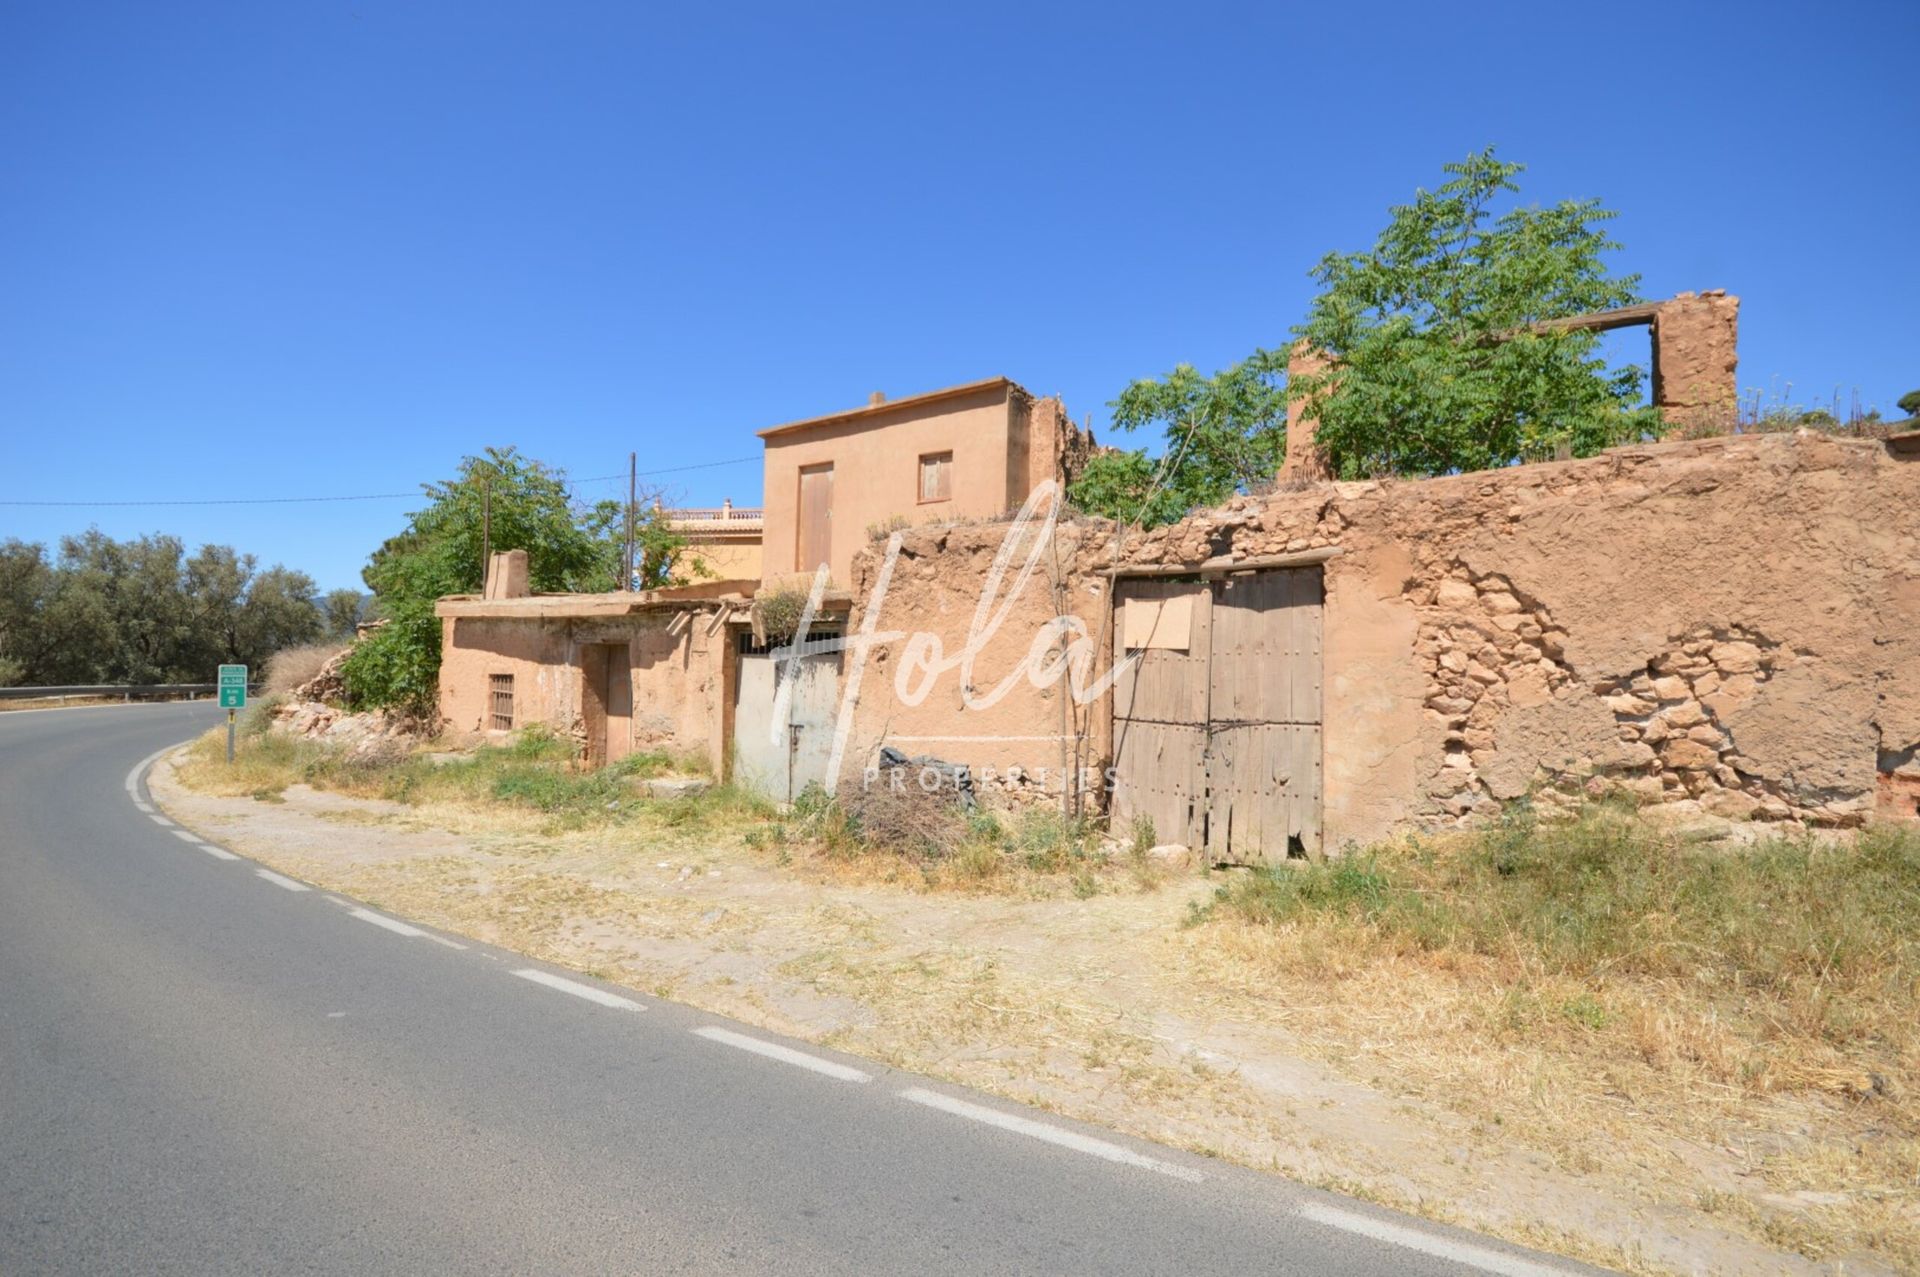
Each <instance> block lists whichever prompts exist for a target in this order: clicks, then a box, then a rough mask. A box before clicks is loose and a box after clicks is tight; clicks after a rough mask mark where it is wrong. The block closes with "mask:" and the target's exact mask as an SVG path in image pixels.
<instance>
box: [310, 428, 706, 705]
mask: <svg viewBox="0 0 1920 1277" xmlns="http://www.w3.org/2000/svg"><path fill="white" fill-rule="evenodd" d="M423 491H424V492H425V495H426V497H427V505H426V506H425V508H423V509H421V510H419V511H417V512H415V513H414V514H412V515H410V516H408V521H407V526H406V528H405V530H404V531H402V532H401V533H400V534H399V535H398V536H395V537H393V538H391V539H389V540H388V541H387V542H386V543H385V544H383V545H382V546H380V548H379V549H377V550H375V551H374V552H373V555H372V557H371V558H370V559H369V560H368V563H367V566H366V568H365V570H364V571H363V572H362V573H361V575H362V577H363V578H364V579H365V581H366V583H367V585H368V587H369V588H370V589H372V591H373V604H372V612H373V614H374V615H375V616H377V617H378V618H380V619H381V620H382V621H384V624H382V625H381V626H380V627H379V628H378V629H376V630H375V631H374V632H373V633H371V634H369V635H368V636H367V637H366V638H365V639H363V640H362V641H361V642H360V643H358V644H357V645H356V646H355V647H354V649H353V652H352V653H351V654H350V655H349V656H348V657H347V659H346V662H345V664H344V666H343V668H342V673H343V674H344V675H345V678H346V683H347V692H348V696H349V697H350V699H351V700H352V701H353V702H354V703H355V704H356V705H367V706H374V705H384V706H393V707H395V708H401V709H406V710H409V711H413V712H417V713H425V712H428V711H430V710H431V709H432V708H433V705H434V703H435V701H436V700H437V698H438V692H439V687H438V683H439V676H440V622H439V620H438V618H436V617H435V616H434V610H433V609H434V603H435V602H436V601H437V600H438V599H440V598H441V597H443V596H445V595H448V594H474V593H478V592H480V590H481V588H482V586H483V584H484V580H483V568H482V558H483V555H484V553H485V543H486V538H487V535H488V532H487V528H488V525H489V524H490V525H491V548H492V549H494V550H525V551H526V552H527V572H528V580H529V584H530V586H531V588H532V589H534V590H535V591H537V592H599V591H606V590H611V589H614V588H616V587H617V585H618V583H619V577H620V569H621V563H622V557H623V555H624V551H625V535H626V528H625V522H624V517H623V516H624V513H625V507H624V506H623V504H622V503H621V502H618V501H600V502H596V503H594V504H592V505H585V504H581V503H578V502H575V501H574V500H573V498H572V496H571V495H570V493H569V491H568V488H567V482H566V476H565V474H564V473H563V472H561V471H559V470H555V469H553V468H551V467H549V466H547V465H545V464H543V463H541V462H539V461H535V460H533V459H532V458H530V457H525V456H522V455H521V454H520V453H519V452H518V451H517V450H516V449H513V448H489V449H487V450H486V452H485V453H484V454H482V455H480V456H477V457H466V458H463V459H462V461H461V462H460V467H459V470H458V472H457V473H456V474H455V475H454V477H453V478H452V479H449V480H447V481H446V482H444V483H432V484H427V485H425V487H424V489H423ZM636 517H637V520H638V522H639V524H640V525H641V526H642V528H643V529H645V528H646V527H648V526H649V525H650V524H651V523H653V522H660V523H661V528H660V529H656V530H655V531H654V532H653V533H650V534H648V536H642V537H638V538H636V539H638V540H640V541H641V542H642V544H643V546H644V545H648V544H650V545H651V546H652V548H653V549H654V550H655V551H656V552H657V553H658V554H659V555H660V558H659V561H658V562H657V563H655V564H652V565H649V564H647V563H646V562H644V561H643V562H642V565H641V571H640V573H639V575H641V576H642V577H651V578H652V579H649V580H647V581H646V582H645V583H646V584H647V585H659V584H666V583H669V582H670V581H672V580H673V576H672V565H673V562H674V559H675V558H676V557H677V549H678V545H679V542H678V540H677V538H673V537H672V536H671V535H669V534H668V533H667V532H666V531H665V530H664V518H663V516H659V515H656V514H651V513H649V512H648V511H647V510H645V509H641V510H638V511H636ZM649 537H650V538H651V539H650V540H649Z"/></svg>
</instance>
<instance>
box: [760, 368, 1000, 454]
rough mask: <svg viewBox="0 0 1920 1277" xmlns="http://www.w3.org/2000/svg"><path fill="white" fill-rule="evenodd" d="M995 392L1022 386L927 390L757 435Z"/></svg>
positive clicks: (989, 381) (973, 384)
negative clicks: (978, 393)
mask: <svg viewBox="0 0 1920 1277" xmlns="http://www.w3.org/2000/svg"><path fill="white" fill-rule="evenodd" d="M994 388H1000V389H1012V390H1018V389H1020V387H1019V386H1017V385H1015V384H1014V382H1013V381H1012V380H1011V379H1010V378H1007V377H987V378H985V379H983V380H980V381H969V382H965V383H963V384H961V385H958V386H948V387H946V388H945V389H944V390H927V391H923V392H921V393H920V394H917V395H908V396H907V397H906V398H904V399H883V400H881V401H880V402H879V403H870V404H862V405H861V406H860V407H858V408H849V409H847V410H846V411H844V412H830V413H827V414H826V415H824V416H820V417H808V418H806V419H805V420H804V421H789V422H787V423H786V424H785V425H781V426H769V427H767V428H766V429H765V430H761V431H758V432H757V433H758V434H759V436H760V437H761V438H762V439H770V438H772V437H773V436H774V435H783V434H787V433H789V432H790V431H794V430H806V429H808V428H810V427H813V426H826V425H833V424H835V423H837V422H842V421H857V420H858V419H860V418H861V417H871V416H873V415H875V414H877V413H882V412H891V411H892V410H894V409H895V408H917V407H922V406H924V405H926V404H930V403H935V402H938V401H939V400H942V399H957V398H959V397H960V396H962V395H971V394H974V393H976V392H978V391H982V390H990V389H994Z"/></svg>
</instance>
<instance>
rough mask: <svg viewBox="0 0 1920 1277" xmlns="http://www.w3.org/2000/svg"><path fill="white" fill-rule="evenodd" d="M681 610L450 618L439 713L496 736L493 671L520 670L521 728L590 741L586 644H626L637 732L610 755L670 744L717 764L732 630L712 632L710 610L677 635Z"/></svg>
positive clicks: (467, 734) (462, 732)
mask: <svg viewBox="0 0 1920 1277" xmlns="http://www.w3.org/2000/svg"><path fill="white" fill-rule="evenodd" d="M673 615H674V614H673V613H671V612H652V613H646V614H643V615H640V616H635V617H620V618H613V619H604V620H603V619H589V618H573V619H568V618H555V619H534V618H528V619H521V618H510V619H509V618H491V617H484V618H483V617H455V618H447V619H444V620H442V622H441V625H442V627H443V642H442V658H441V665H440V712H441V714H442V715H443V716H444V717H445V719H446V720H447V730H448V731H449V733H451V734H453V735H455V736H456V737H464V738H475V737H485V736H487V735H489V734H490V733H489V731H488V726H487V725H488V723H489V722H490V721H491V720H490V709H489V705H488V687H489V676H490V675H493V674H512V675H513V676H514V717H515V726H516V727H523V726H526V725H528V724H530V723H543V724H545V725H546V726H548V727H550V728H552V729H553V730H554V731H555V732H558V733H560V734H562V735H570V736H573V737H575V739H577V740H581V741H584V740H585V737H586V733H587V731H588V730H589V724H588V723H587V721H586V719H585V717H584V712H585V711H586V709H587V707H588V701H587V699H586V698H585V697H584V696H583V683H582V677H581V670H582V665H583V660H584V653H583V651H582V649H583V648H584V647H586V646H588V645H591V644H618V643H625V644H627V645H628V651H629V653H630V656H631V660H632V667H633V676H632V677H633V726H632V735H631V737H630V738H629V739H626V740H619V741H615V740H610V741H609V742H608V751H609V755H610V757H611V758H615V759H617V758H619V757H622V756H623V755H625V754H627V753H629V752H631V751H633V750H636V749H647V748H652V747H659V746H665V747H670V748H674V749H681V750H697V751H701V752H703V753H705V754H706V755H707V756H708V758H709V761H710V762H713V763H715V764H716V765H717V763H718V760H719V757H720V753H719V749H720V746H719V738H720V710H721V705H720V702H721V695H722V688H721V680H720V677H719V655H720V650H721V647H722V645H723V641H724V633H721V634H715V635H712V636H709V635H708V634H707V625H708V621H709V620H710V619H711V617H710V616H709V615H705V614H701V613H696V614H695V615H694V616H693V617H692V618H691V620H690V621H689V622H688V623H685V624H682V625H681V626H680V627H679V629H678V631H677V632H676V633H668V625H669V623H670V621H671V619H672V617H673Z"/></svg>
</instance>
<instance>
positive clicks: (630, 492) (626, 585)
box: [620, 452, 640, 590]
mask: <svg viewBox="0 0 1920 1277" xmlns="http://www.w3.org/2000/svg"><path fill="white" fill-rule="evenodd" d="M639 464H640V454H639V453H637V452H629V453H628V454H627V568H626V573H625V575H623V576H622V577H621V578H620V588H621V589H623V590H631V589H632V588H633V567H634V563H633V554H634V544H633V516H634V508H633V507H634V502H635V501H637V500H638V499H639V488H638V486H637V484H638V481H639V478H640V473H639V471H638V470H637V469H636V467H637V466H638V465H639Z"/></svg>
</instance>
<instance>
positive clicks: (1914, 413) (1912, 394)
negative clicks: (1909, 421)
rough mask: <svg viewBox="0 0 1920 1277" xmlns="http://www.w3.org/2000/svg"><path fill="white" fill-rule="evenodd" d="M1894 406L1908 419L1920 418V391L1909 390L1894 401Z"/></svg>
mask: <svg viewBox="0 0 1920 1277" xmlns="http://www.w3.org/2000/svg"><path fill="white" fill-rule="evenodd" d="M1894 406H1895V407H1897V408H1899V409H1900V411H1901V412H1904V413H1906V414H1907V415H1908V416H1909V417H1920V390H1909V391H1908V392H1907V393H1906V394H1904V395H1901V396H1900V397H1899V398H1898V399H1896V400H1894Z"/></svg>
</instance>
